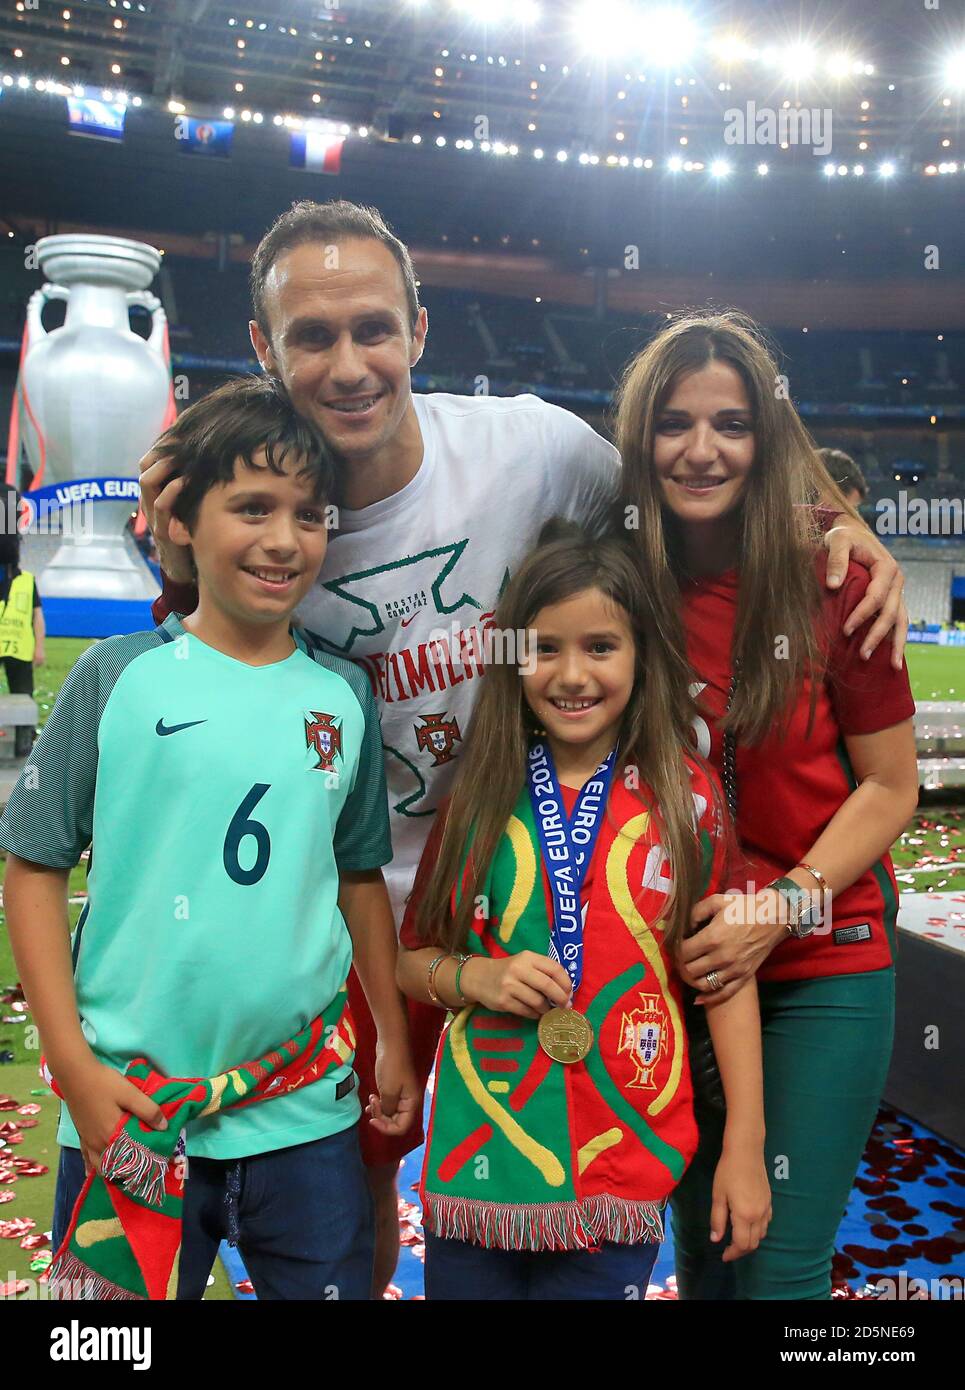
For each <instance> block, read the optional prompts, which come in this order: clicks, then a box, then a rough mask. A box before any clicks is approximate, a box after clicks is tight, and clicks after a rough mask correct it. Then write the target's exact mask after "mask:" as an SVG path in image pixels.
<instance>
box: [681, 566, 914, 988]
mask: <svg viewBox="0 0 965 1390" xmlns="http://www.w3.org/2000/svg"><path fill="white" fill-rule="evenodd" d="M825 568H826V557H825V555H824V553H823V552H822V555H821V558H820V561H819V564H818V572H819V578H820V581H821V585H822V592H823V594H824V604H825V614H826V617H827V620H828V631H829V633H830V634H832V636H831V646H830V662H829V666H828V672H827V675H826V677H825V679H824V681H823V682H822V685H821V689H820V690H819V691H818V696H817V702H816V708H815V717H814V724H813V726H812V728H811V731H810V734H808V716H809V711H810V683H809V682H805V685H804V687H803V688H802V690H801V693H800V695H799V696H798V699H797V701H796V704H795V706H794V712H793V715H792V718H791V720H790V724H789V727H788V733H787V737H786V738H785V739H781V738H780V737H778V736H777V735H769V736H768V738H767V739H766V740H765V741H764V742H763V743H761V744H759V745H757V746H756V747H748V746H742V745H741V743H740V741H739V740H738V746H737V760H736V767H737V834H738V838H739V840H740V844H741V849H742V850H743V853H744V863H743V864H742V865H739V866H738V872H737V873H736V874H735V875H734V882H733V884H732V886H733V887H734V888H738V889H739V890H740V891H741V892H746V891H751V892H753V891H755V889H759V888H763V887H764V886H765V884H767V883H770V882H772V881H773V880H774V879H775V878H780V877H782V876H783V875H784V874H786V873H787V872H788V871H789V870H790V869H792V868H793V867H794V866H795V865H796V864H798V863H800V861H801V860H802V859H803V858H806V857H807V854H808V851H809V850H810V848H811V846H812V845H813V844H814V842H815V841H816V840H817V839H818V837H819V836H820V835H821V833H822V832H823V831H824V829H825V827H826V826H827V824H828V822H829V821H830V820H831V818H832V817H833V816H834V814H835V812H836V811H837V810H838V808H839V807H840V806H841V805H842V803H843V802H844V801H845V800H846V799H847V798H848V796H850V794H851V792H852V791H853V790H854V789H855V787H856V785H857V783H856V781H855V777H854V773H853V772H852V769H851V764H850V762H849V759H848V754H847V749H846V747H845V742H844V736H845V735H853V734H872V733H878V732H880V731H881V730H882V729H888V728H891V727H892V725H894V724H900V723H903V722H904V720H906V719H911V718H912V716H913V715H914V712H915V702H914V700H913V699H912V694H911V687H910V685H909V682H908V672H907V669H906V667H905V666H904V665H903V666H902V669H901V670H900V671H896V670H895V669H894V667H893V666H892V665H891V644H890V642H887V641H886V642H883V643H881V645H880V646H879V647H878V648H877V650H876V651H875V653H874V655H873V656H872V657H871V659H870V660H869V661H863V660H862V659H861V655H860V651H861V643H862V641H863V640H864V638H865V636H866V634H867V631H868V627H869V626H870V624H867V625H865V626H864V627H861V628H859V629H858V631H857V632H855V633H853V634H852V635H851V636H850V637H845V636H844V635H843V632H842V628H843V625H844V622H845V620H846V618H847V616H848V614H849V613H851V611H852V610H853V609H854V607H855V606H856V604H857V603H858V602H859V601H860V600H861V598H862V597H863V595H864V592H865V589H866V588H867V585H868V572H867V570H865V569H863V568H862V567H861V566H860V565H858V564H855V563H852V564H851V565H850V566H849V567H848V573H847V576H846V578H845V581H844V583H843V584H842V585H841V587H840V589H838V590H836V591H834V590H829V589H826V588H824V578H825ZM739 579H740V577H739V573H738V571H737V570H731V571H728V572H727V573H725V574H722V575H716V576H714V577H713V578H706V579H699V580H695V581H691V582H687V583H686V584H685V585H684V586H683V590H682V598H683V612H684V623H685V625H686V631H687V650H688V656H689V658H690V664H691V666H692V668H693V670H694V672H695V674H696V677H697V682H698V688H697V703H698V706H699V708H700V710H701V711H702V713H703V715H704V719H703V720H702V721H701V723H702V727H701V728H699V729H698V743H699V745H700V751H701V753H704V754H705V755H708V744H709V757H710V761H711V762H712V764H713V765H714V767H715V768H716V769H717V770H718V772H720V771H721V768H722V763H723V737H722V735H721V732H720V729H719V727H718V721H719V720H720V719H721V718H722V716H723V714H724V711H725V709H726V707H727V696H728V692H729V690H730V682H731V645H732V642H733V635H734V626H735V621H736V617H737V600H738V586H739ZM818 867H819V868H820V865H818ZM748 884H750V885H752V887H751V888H750V889H749V890H748ZM897 912H898V890H897V885H896V883H895V875H894V870H893V868H892V865H891V857H890V855H887V854H885V855H883V856H882V858H881V859H880V860H879V861H878V862H877V863H876V864H874V865H873V866H872V867H871V868H870V869H868V870H867V872H866V873H864V874H862V875H861V877H860V878H859V879H858V880H857V882H855V883H853V884H852V885H851V887H850V888H847V889H845V890H844V891H843V892H841V893H837V894H835V896H834V898H833V901H832V911H831V918H832V920H831V922H830V925H828V924H825V925H824V926H819V927H818V928H817V929H816V931H815V932H814V933H812V935H810V936H808V937H805V938H803V939H802V940H796V939H794V938H791V937H788V939H787V940H786V941H782V942H781V943H780V944H779V945H778V946H776V947H775V949H774V950H773V951H772V952H771V954H770V956H769V957H768V959H767V960H766V961H765V962H764V964H763V966H762V967H761V969H760V970H759V971H758V979H760V980H762V981H764V980H797V979H813V978H815V977H816V976H821V975H850V974H857V973H861V972H863V971H868V970H880V969H883V968H884V967H886V966H888V965H890V964H891V963H892V961H893V959H894V952H895V919H896V917H897Z"/></svg>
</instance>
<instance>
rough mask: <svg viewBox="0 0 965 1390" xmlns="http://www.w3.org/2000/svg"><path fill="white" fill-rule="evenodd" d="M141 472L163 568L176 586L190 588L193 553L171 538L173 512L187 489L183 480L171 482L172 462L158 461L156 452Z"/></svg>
mask: <svg viewBox="0 0 965 1390" xmlns="http://www.w3.org/2000/svg"><path fill="white" fill-rule="evenodd" d="M138 468H139V469H140V471H141V506H142V507H143V508H144V515H145V516H146V517H147V524H148V526H150V528H151V534H152V536H153V537H154V544H155V545H156V546H157V553H158V561H159V563H160V566H161V568H162V570H163V571H164V573H165V574H166V575H167V576H168V578H169V579H173V580H174V581H175V583H177V584H190V583H191V582H192V580H193V579H194V575H193V573H192V571H191V552H190V549H189V547H188V546H185V545H175V544H174V542H173V541H172V540H171V538H170V536H169V535H168V523H169V522H170V520H171V508H172V507H173V506H174V503H175V501H176V499H177V497H178V494H179V493H180V491H181V489H182V488H183V487H184V479H183V478H174V479H173V480H171V468H172V462H171V460H170V459H169V458H163V459H159V458H158V455H157V453H156V452H155V450H154V449H149V450H148V451H147V453H146V454H145V455H144V457H143V458H142V459H141V461H140V462H139V464H138Z"/></svg>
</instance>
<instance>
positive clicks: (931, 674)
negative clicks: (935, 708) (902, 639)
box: [906, 643, 965, 704]
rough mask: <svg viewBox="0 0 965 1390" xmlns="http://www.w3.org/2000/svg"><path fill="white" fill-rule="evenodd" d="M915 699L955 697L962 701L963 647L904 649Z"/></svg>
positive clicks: (964, 682) (964, 677)
mask: <svg viewBox="0 0 965 1390" xmlns="http://www.w3.org/2000/svg"><path fill="white" fill-rule="evenodd" d="M906 660H907V662H908V673H909V675H910V676H911V688H912V692H913V693H914V696H915V699H916V700H956V701H960V702H961V703H962V704H965V647H926V646H924V645H923V644H922V645H919V644H918V643H913V644H912V645H911V646H909V647H908V648H906Z"/></svg>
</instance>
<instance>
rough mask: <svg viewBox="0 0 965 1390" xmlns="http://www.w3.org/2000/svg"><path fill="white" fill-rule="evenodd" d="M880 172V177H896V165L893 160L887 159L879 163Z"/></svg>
mask: <svg viewBox="0 0 965 1390" xmlns="http://www.w3.org/2000/svg"><path fill="white" fill-rule="evenodd" d="M878 174H879V177H880V178H883V179H892V178H894V176H895V166H894V164H892V162H891V160H890V159H886V160H885V162H884V163H883V164H879V165H878Z"/></svg>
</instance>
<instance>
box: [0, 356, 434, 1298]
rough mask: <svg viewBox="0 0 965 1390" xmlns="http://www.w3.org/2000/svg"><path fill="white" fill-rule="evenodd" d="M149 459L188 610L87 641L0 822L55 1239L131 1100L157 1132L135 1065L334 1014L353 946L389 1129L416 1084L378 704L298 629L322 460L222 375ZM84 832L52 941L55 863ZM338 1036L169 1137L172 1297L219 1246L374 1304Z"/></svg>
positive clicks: (296, 427)
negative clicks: (53, 1136) (164, 479)
mask: <svg viewBox="0 0 965 1390" xmlns="http://www.w3.org/2000/svg"><path fill="white" fill-rule="evenodd" d="M160 448H161V449H162V451H165V452H166V453H167V454H168V455H169V456H170V457H171V458H172V460H173V461H174V463H175V466H176V469H177V470H178V471H180V472H182V473H183V475H184V476H185V479H186V482H185V486H184V488H183V491H182V494H181V498H180V499H179V505H178V515H177V517H176V518H175V519H174V520H173V521H172V527H171V535H172V539H174V540H176V541H178V542H179V543H181V544H183V545H186V546H187V545H189V546H190V547H191V552H192V557H193V563H194V567H195V569H196V572H197V577H198V589H199V595H200V601H199V603H198V607H197V609H196V611H195V612H194V613H192V614H190V615H189V616H187V617H185V618H183V620H182V619H181V618H180V617H179V616H178V615H177V614H173V613H172V614H171V615H170V616H169V617H168V618H167V619H165V621H164V622H163V623H162V624H161V625H160V626H159V627H157V628H155V629H154V630H153V631H149V632H137V633H131V634H129V635H126V636H121V637H111V638H108V639H106V640H105V641H102V642H98V643H96V644H95V645H94V646H92V647H90V648H89V649H88V650H87V651H85V652H84V653H83V654H82V655H81V657H80V658H79V660H78V661H77V663H76V665H75V666H74V668H73V670H72V671H71V673H70V675H69V676H68V678H67V680H66V681H65V683H64V687H63V690H62V691H61V695H60V698H59V699H58V701H57V705H56V707H55V709H54V711H53V713H52V714H51V716H50V718H49V720H48V722H47V725H46V727H45V729H44V730H43V733H42V735H41V737H40V739H39V740H38V742H37V745H36V747H35V749H34V751H33V754H32V756H31V759H30V761H29V762H28V763H27V765H26V766H25V767H24V769H23V772H22V774H21V776H20V779H19V780H18V782H17V785H16V787H15V788H14V791H13V793H12V795H11V798H10V801H9V804H8V806H7V809H6V812H5V814H4V816H3V817H2V819H0V847H2V848H4V849H5V850H6V851H7V872H6V882H5V900H6V912H7V919H8V922H9V926H10V935H11V940H12V943H13V949H14V954H15V956H16V960H17V965H18V967H19V970H20V976H21V979H22V981H23V985H24V989H25V992H26V995H27V998H28V1000H29V1002H30V1005H31V1008H32V1009H33V1012H34V1016H35V1018H36V1021H37V1024H38V1026H39V1028H40V1032H41V1035H42V1038H43V1043H44V1049H45V1055H46V1060H47V1064H48V1066H49V1068H50V1071H51V1072H52V1074H53V1076H54V1077H55V1079H56V1081H57V1084H58V1088H59V1090H60V1091H61V1092H62V1094H63V1096H64V1100H65V1105H64V1108H63V1111H62V1116H61V1122H60V1129H59V1132H58V1139H59V1141H60V1143H61V1146H62V1153H61V1165H60V1170H59V1174H58V1185H57V1198H56V1211H55V1221H54V1247H55V1249H56V1248H57V1247H58V1245H59V1244H60V1242H61V1240H62V1239H63V1237H64V1236H65V1235H66V1234H67V1231H68V1228H69V1226H70V1218H71V1212H72V1210H73V1208H74V1205H75V1202H76V1198H77V1195H78V1193H79V1191H80V1189H81V1187H82V1186H83V1183H84V1177H85V1172H88V1173H89V1172H91V1171H92V1170H93V1169H96V1168H97V1167H98V1165H99V1162H100V1158H101V1155H102V1154H103V1153H104V1150H105V1147H106V1146H107V1145H108V1143H109V1141H110V1139H111V1136H112V1135H113V1134H114V1133H115V1131H116V1129H117V1126H118V1124H119V1123H120V1121H121V1120H122V1118H123V1117H124V1114H125V1112H128V1113H130V1114H132V1115H135V1116H137V1117H138V1118H139V1119H140V1120H141V1121H142V1122H143V1123H144V1124H145V1125H146V1126H151V1127H154V1128H164V1127H165V1119H164V1115H163V1112H162V1110H161V1109H160V1108H159V1106H158V1105H157V1104H155V1103H154V1101H153V1100H152V1099H151V1098H150V1096H149V1095H147V1094H145V1093H144V1091H143V1090H141V1089H139V1088H138V1087H136V1086H135V1085H133V1084H132V1083H131V1082H130V1081H128V1080H126V1079H125V1078H124V1076H123V1075H122V1073H123V1071H124V1069H125V1067H126V1066H127V1064H128V1063H129V1062H131V1061H132V1060H133V1059H134V1058H137V1057H143V1058H146V1059H147V1060H148V1061H149V1062H150V1063H151V1065H152V1067H153V1068H155V1069H156V1071H157V1072H159V1073H161V1074H162V1075H163V1076H166V1077H201V1078H207V1077H220V1076H221V1075H222V1074H224V1073H226V1072H227V1071H228V1069H229V1068H232V1067H236V1066H238V1065H239V1064H241V1063H243V1062H245V1061H247V1060H249V1059H251V1058H257V1057H262V1056H264V1055H265V1054H266V1053H268V1052H269V1051H270V1050H271V1049H276V1048H282V1047H283V1046H284V1045H285V1044H286V1043H287V1042H288V1041H289V1040H290V1039H291V1038H292V1037H293V1036H294V1035H295V1034H296V1033H298V1032H299V1031H300V1030H301V1029H303V1028H305V1027H306V1025H308V1024H309V1023H311V1022H312V1021H313V1020H315V1019H316V1018H318V1017H319V1015H321V1014H322V1012H323V1011H328V1012H327V1013H326V1017H328V1016H329V1014H330V1013H331V1009H332V1006H333V1002H334V1005H335V1009H336V1011H338V1008H339V1005H338V999H337V996H339V995H340V992H342V991H343V989H344V982H345V979H346V976H347V975H348V972H349V967H350V966H351V965H352V963H353V958H354V964H355V968H356V971H357V973H358V975H359V978H360V979H361V981H362V984H363V987H364V989H365V993H366V996H367V998H368V1001H369V1004H370V1006H371V1009H372V1013H373V1016H374V1018H375V1021H376V1024H377V1027H378V1032H379V1049H378V1052H379V1063H378V1068H377V1077H376V1079H377V1083H378V1090H379V1094H378V1095H372V1096H368V1097H365V1098H363V1103H367V1111H368V1115H369V1117H370V1118H369V1119H368V1120H363V1121H362V1122H363V1123H370V1124H372V1125H374V1126H375V1127H376V1128H377V1129H379V1130H380V1131H381V1132H382V1133H385V1134H397V1133H401V1132H403V1131H404V1130H405V1129H406V1128H407V1127H408V1126H409V1124H410V1123H411V1121H412V1119H413V1111H414V1104H415V1102H414V1097H415V1095H416V1089H417V1088H416V1084H415V1079H414V1077H413V1074H412V1066H411V1061H410V1057H409V1046H408V1037H407V1032H406V1022H405V1014H404V1011H403V1007H402V1004H401V1002H400V997H399V994H398V991H397V988H396V985H395V959H396V936H395V929H394V925H393V918H392V912H391V908H390V905H389V899H388V895H387V893H386V889H385V885H384V883H383V879H382V872H381V870H382V866H383V865H385V864H387V863H388V862H389V860H390V859H391V857H392V851H391V845H390V840H389V823H388V808H387V800H386V790H385V777H384V769H383V757H382V745H381V739H380V736H379V722H378V716H377V713H376V709H375V705H374V701H373V697H372V693H371V690H370V687H369V684H368V680H367V677H366V676H365V675H364V673H363V672H362V671H361V670H359V668H357V667H356V666H354V665H352V663H351V662H348V661H345V660H342V659H340V658H338V657H333V656H330V655H328V654H325V653H323V652H321V651H320V650H319V649H318V647H317V646H316V645H315V642H314V641H313V638H312V635H311V634H309V633H305V632H302V631H300V630H298V629H297V628H293V627H292V626H291V624H290V616H291V613H292V611H293V609H294V608H295V607H296V605H297V604H298V603H299V601H300V600H301V598H302V597H303V596H304V594H305V593H306V592H307V591H308V590H309V589H310V588H311V586H312V584H313V583H314V581H315V578H316V576H317V574H318V571H319V569H320V567H321V564H322V560H323V558H324V555H325V549H326V544H327V537H328V529H327V528H328V524H329V521H330V511H329V509H328V508H327V506H326V504H327V502H328V500H329V498H330V497H331V496H332V494H333V490H334V464H333V460H332V456H331V454H330V452H329V450H328V448H327V446H326V445H325V443H324V441H323V439H322V438H321V436H320V435H319V434H318V433H317V432H316V431H315V430H314V429H313V428H312V426H310V425H309V424H307V423H306V422H305V421H304V420H303V419H301V418H300V417H299V416H298V415H296V414H295V412H294V411H293V410H292V408H291V405H290V402H289V401H288V398H287V396H286V394H285V392H284V388H282V387H280V386H279V385H277V384H276V383H274V382H273V381H272V380H270V379H268V378H245V379H242V380H238V381H233V382H229V383H228V384H227V385H225V386H222V387H220V388H218V389H217V390H216V391H213V392H212V393H211V394H210V395H209V396H207V397H205V398H204V399H202V400H201V401H199V402H197V403H196V404H195V405H192V406H191V407H189V408H188V409H187V410H186V411H185V412H184V413H183V414H182V415H181V417H180V418H179V420H178V421H177V423H176V424H175V425H174V426H172V428H171V430H170V431H169V432H168V434H167V435H166V436H165V437H164V438H163V439H162V441H161V445H160ZM89 844H90V845H92V850H91V861H90V867H89V873H88V902H87V905H86V907H85V909H84V912H83V914H82V917H81V919H80V922H79V923H78V926H77V930H76V932H75V935H74V941H73V950H72V951H71V946H70V943H69V939H68V917H67V881H68V875H69V872H70V869H71V868H72V866H73V865H74V864H76V863H77V862H78V860H79V859H80V857H81V854H82V852H83V850H84V849H85V848H86V847H87V846H88V845H89ZM343 997H344V995H343ZM340 1022H341V1026H340V1029H339V1037H340V1039H344V1037H345V1036H346V1028H345V1024H346V1023H347V1036H348V1037H349V1038H351V1037H352V1036H353V1034H352V1028H351V1021H350V1019H347V1017H342V1016H341V1015H340ZM340 1046H341V1051H340V1052H339V1054H338V1055H339V1057H340V1058H341V1059H342V1065H340V1066H335V1067H330V1068H329V1069H328V1070H327V1071H325V1073H324V1075H322V1076H321V1077H320V1078H319V1079H317V1080H313V1081H312V1083H311V1084H309V1085H304V1086H301V1087H300V1088H298V1089H295V1090H292V1091H290V1092H288V1093H285V1094H280V1095H278V1096H276V1097H272V1096H271V1094H270V1091H269V1092H268V1094H267V1095H266V1096H265V1099H266V1100H269V1101H270V1103H268V1104H260V1103H259V1104H254V1105H244V1106H240V1107H238V1108H232V1107H231V1106H230V1105H228V1104H225V1105H224V1106H223V1107H217V1108H214V1109H212V1108H211V1107H209V1109H210V1110H211V1113H208V1111H206V1112H205V1114H204V1116H202V1117H201V1118H199V1119H197V1120H196V1121H195V1122H194V1123H193V1124H192V1125H190V1126H189V1127H188V1129H187V1130H186V1133H185V1135H184V1142H185V1149H186V1156H187V1160H188V1173H189V1177H188V1182H187V1184H186V1187H185V1189H184V1191H185V1197H184V1212H183V1244H182V1251H181V1260H180V1272H179V1277H178V1283H177V1297H179V1298H199V1297H201V1295H202V1294H203V1291H204V1288H205V1285H206V1282H207V1278H208V1274H209V1272H210V1269H211V1266H212V1263H213V1261H214V1257H215V1254H216V1252H217V1247H218V1243H219V1241H220V1240H221V1239H223V1238H228V1239H232V1240H237V1241H238V1243H239V1245H240V1248H241V1251H242V1254H243V1256H244V1258H245V1261H246V1264H247V1267H248V1270H249V1273H250V1274H251V1277H252V1280H253V1282H254V1285H255V1290H256V1292H257V1294H258V1296H259V1297H262V1298H332V1297H339V1298H367V1297H368V1296H369V1285H370V1279H371V1259H372V1239H373V1233H372V1218H371V1202H370V1198H369V1194H368V1188H367V1184H366V1182H365V1178H364V1173H363V1169H362V1165H361V1162H360V1158H359V1152H358V1124H359V1117H360V1113H361V1106H360V1104H359V1098H358V1097H357V1095H356V1089H357V1087H356V1079H355V1075H354V1072H353V1071H352V1067H351V1062H352V1052H351V1050H350V1049H349V1048H346V1047H345V1045H344V1041H342V1042H341V1043H340ZM333 1291H334V1292H333Z"/></svg>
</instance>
